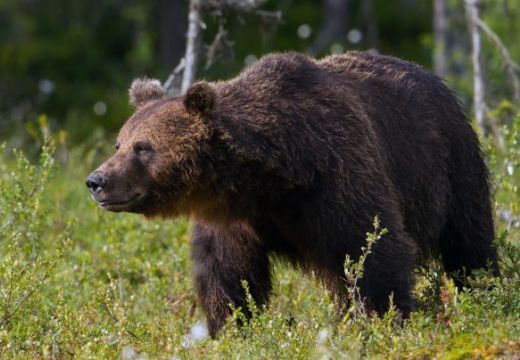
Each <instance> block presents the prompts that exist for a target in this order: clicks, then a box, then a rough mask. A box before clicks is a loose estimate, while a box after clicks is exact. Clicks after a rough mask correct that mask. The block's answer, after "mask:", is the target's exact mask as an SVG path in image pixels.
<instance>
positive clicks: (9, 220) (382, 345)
mask: <svg viewBox="0 0 520 360" xmlns="http://www.w3.org/2000/svg"><path fill="white" fill-rule="evenodd" d="M44 125H45V124H44V123H43V124H42V126H43V128H44V129H45V126H44ZM44 133H47V132H46V131H44ZM55 142H56V143H57V144H58V150H57V154H58V155H60V151H63V149H61V148H59V146H60V145H59V144H60V142H59V139H56V141H55ZM93 148H94V150H90V151H86V150H85V149H84V148H77V149H73V150H72V151H70V153H69V154H68V156H69V159H68V162H67V165H66V166H65V165H59V164H57V162H56V161H55V160H54V159H55V158H56V157H59V156H54V157H53V156H51V154H52V153H53V151H54V150H53V148H52V146H49V143H48V142H47V145H46V146H44V148H43V151H42V152H41V155H40V158H39V162H37V163H36V162H35V163H31V162H29V161H27V160H26V159H25V157H24V156H23V154H21V153H19V152H15V153H14V154H13V152H12V151H11V150H7V149H2V151H1V154H2V155H1V159H0V357H1V358H2V359H4V358H6V359H9V358H17V359H38V358H55V359H64V358H65V359H66V358H80V359H112V358H114V359H115V358H123V359H139V358H141V359H145V358H153V359H155V358H157V359H191V358H221V359H227V358H241V359H249V358H255V359H273V358H279V359H285V358H291V359H293V358H296V359H308V358H318V359H328V358H349V359H350V358H352V359H356V358H381V359H386V358H421V359H423V358H439V359H465V358H483V359H493V358H497V357H498V358H500V357H501V358H518V357H520V340H519V339H520V249H519V246H520V228H519V227H518V225H515V224H514V222H513V220H514V219H515V218H517V217H518V216H519V215H520V196H519V194H520V193H519V187H520V171H519V170H518V165H520V119H517V121H516V128H515V127H511V128H510V130H509V132H508V133H507V134H506V147H505V150H497V149H496V148H494V147H492V146H491V145H489V146H487V148H488V153H489V159H490V165H491V167H492V168H493V170H494V178H495V179H496V199H497V204H496V211H497V214H506V215H500V216H497V229H498V232H497V234H498V239H497V243H498V246H499V250H500V253H501V264H500V265H501V269H502V272H503V275H504V276H503V277H502V278H501V279H493V278H491V277H490V276H489V275H487V274H485V273H482V274H481V275H480V276H479V277H478V280H477V281H475V284H474V288H473V290H472V291H466V292H460V293H459V292H457V291H456V290H455V288H454V286H453V283H452V282H451V280H448V278H447V277H446V276H445V274H443V272H442V270H441V269H440V267H439V265H438V264H436V263H432V264H428V266H425V267H421V268H419V269H418V270H417V273H418V274H417V276H418V282H417V286H416V289H415V295H416V299H417V305H418V306H417V308H418V310H417V311H416V312H414V313H413V314H412V317H411V318H410V319H408V320H406V321H404V324H402V323H401V321H400V320H399V319H398V317H397V316H396V313H395V311H390V312H389V313H388V314H387V315H386V316H385V317H383V318H375V317H370V316H368V315H367V314H365V313H364V312H363V311H360V308H359V307H356V306H354V307H353V308H351V309H350V310H349V311H348V312H347V314H346V315H345V316H344V317H343V318H341V317H339V315H338V312H337V308H336V305H335V302H334V300H333V298H332V295H331V294H329V293H327V291H326V290H325V288H324V287H322V286H321V285H320V284H319V283H318V282H317V281H316V280H315V279H314V278H313V277H312V275H311V276H303V275H302V274H301V273H300V272H297V271H295V270H293V269H291V268H290V267H289V266H287V265H285V264H283V263H275V266H274V278H275V281H274V284H275V286H274V290H273V296H272V298H271V303H270V305H269V307H268V308H267V309H257V308H256V305H255V304H254V303H250V305H249V306H250V310H251V311H252V313H253V314H254V316H253V319H252V320H251V321H250V322H249V323H248V324H247V325H246V326H244V327H242V328H238V327H237V326H235V322H234V321H230V322H229V324H228V326H226V328H225V331H224V332H223V333H222V334H221V336H220V337H219V338H218V339H217V340H211V339H209V338H208V337H207V335H206V332H205V328H204V326H202V324H204V317H203V315H202V313H201V310H200V309H199V308H198V307H197V305H196V301H195V293H194V287H193V283H192V280H191V268H192V264H191V261H190V256H189V238H190V234H189V224H188V221H187V220H186V219H179V220H174V221H145V220H144V219H143V218H142V217H140V216H136V215H130V214H112V213H108V212H104V211H102V210H99V209H98V208H97V207H96V205H95V204H94V203H93V201H91V200H90V198H89V195H88V193H87V191H86V188H85V187H84V184H83V181H84V178H85V175H86V174H87V173H88V172H89V170H90V169H92V168H93V167H95V166H94V164H96V163H98V162H99V161H100V158H101V157H103V156H104V154H103V151H99V150H98V148H97V147H93ZM62 155H63V154H62ZM512 167H513V171H511V168H512ZM367 230H370V229H367ZM378 231H379V232H378ZM378 234H379V235H381V236H384V232H383V231H382V229H380V230H377V229H376V231H375V232H374V234H372V237H373V238H377V236H379V235H378ZM357 273H361V274H362V269H361V268H360V267H359V266H357V264H355V263H352V261H349V262H348V263H347V275H348V276H353V277H354V278H355V276H356V274H357ZM352 294H354V293H352ZM353 298H355V296H353ZM261 310H263V311H261ZM235 316H237V317H240V316H241V314H240V313H239V312H238V311H236V312H235Z"/></svg>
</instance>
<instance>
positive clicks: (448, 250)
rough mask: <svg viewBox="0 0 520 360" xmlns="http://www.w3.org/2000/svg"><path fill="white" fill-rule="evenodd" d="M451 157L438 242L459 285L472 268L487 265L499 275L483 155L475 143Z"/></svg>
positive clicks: (463, 281)
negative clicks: (448, 189) (448, 194)
mask: <svg viewBox="0 0 520 360" xmlns="http://www.w3.org/2000/svg"><path fill="white" fill-rule="evenodd" d="M472 136H473V137H474V135H473V134H472ZM457 141H458V139H457ZM475 142H476V139H475ZM463 154H464V158H462V155H463ZM451 157H452V159H451V161H452V162H453V164H454V165H453V169H452V171H451V173H450V175H449V178H450V185H451V199H450V205H449V210H448V215H447V218H446V223H445V225H444V228H443V230H442V233H441V237H440V244H439V245H440V253H441V256H442V262H443V263H444V268H445V270H446V272H448V273H451V274H452V276H453V278H454V280H455V283H456V285H457V286H458V287H459V288H460V287H462V286H465V285H467V282H466V281H465V279H464V277H465V276H466V275H471V272H472V271H473V270H476V269H488V268H489V269H490V270H491V272H492V273H493V274H494V275H499V269H498V264H497V253H496V249H495V247H494V246H493V240H494V237H495V232H494V224H493V216H492V207H491V201H490V189H489V182H488V174H487V170H486V167H485V164H484V160H483V159H482V154H481V153H480V151H479V149H478V145H477V144H475V146H474V147H468V148H467V149H465V151H462V150H459V151H453V152H452V154H451ZM455 170H456V171H455Z"/></svg>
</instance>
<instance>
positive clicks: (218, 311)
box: [192, 223, 271, 338]
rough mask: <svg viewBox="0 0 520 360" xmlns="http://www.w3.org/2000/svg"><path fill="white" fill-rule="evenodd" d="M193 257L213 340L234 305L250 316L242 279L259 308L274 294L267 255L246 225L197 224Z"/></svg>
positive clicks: (197, 281) (200, 298) (199, 290)
mask: <svg viewBox="0 0 520 360" xmlns="http://www.w3.org/2000/svg"><path fill="white" fill-rule="evenodd" d="M192 257H193V260H194V262H195V283H196V287H197V293H198V298H199V303H200V305H201V306H202V308H203V310H204V312H205V314H206V318H207V322H208V330H209V333H210V335H211V337H212V338H215V336H216V334H217V332H218V330H219V329H220V328H221V327H222V326H223V325H224V323H225V321H226V318H227V317H228V316H229V315H230V314H231V308H230V305H231V304H232V305H234V306H235V307H241V308H242V311H243V312H244V313H245V314H246V315H248V309H247V301H246V292H245V290H244V288H243V286H242V281H243V280H246V281H247V282H248V285H249V291H250V293H251V295H252V297H253V299H254V300H255V302H256V304H257V305H259V306H260V305H262V304H264V303H266V302H267V300H268V297H269V292H270V291H271V277H270V271H269V259H268V255H267V252H266V251H265V249H264V248H263V246H262V243H261V242H260V239H258V237H257V236H256V234H255V232H254V230H253V229H251V228H250V227H249V226H248V225H247V224H242V223H234V224H229V225H227V226H226V225H222V226H213V225H202V224H195V226H194V229H193V240H192Z"/></svg>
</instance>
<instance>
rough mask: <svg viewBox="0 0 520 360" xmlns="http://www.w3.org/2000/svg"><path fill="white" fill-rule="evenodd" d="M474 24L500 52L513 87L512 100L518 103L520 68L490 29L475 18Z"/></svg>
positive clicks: (519, 100) (519, 99)
mask: <svg viewBox="0 0 520 360" xmlns="http://www.w3.org/2000/svg"><path fill="white" fill-rule="evenodd" d="M475 23H476V24H477V25H478V27H479V28H481V29H482V30H483V31H484V32H485V33H486V35H487V36H488V37H489V39H490V40H491V41H492V42H493V43H494V44H495V46H496V47H497V48H498V50H499V51H500V54H501V55H502V58H503V60H504V62H505V66H506V69H507V72H508V74H509V78H510V80H511V83H512V85H513V91H514V95H513V96H514V99H515V100H516V101H518V102H520V82H519V80H518V73H519V72H520V66H519V65H518V64H517V63H516V62H515V61H514V60H513V58H512V57H511V54H510V53H509V51H508V50H507V48H506V46H505V45H504V43H503V42H502V41H501V40H500V38H499V37H498V35H497V34H496V33H495V32H494V31H493V30H491V28H490V27H489V26H488V25H487V24H486V23H485V22H484V21H482V19H480V18H479V17H476V18H475Z"/></svg>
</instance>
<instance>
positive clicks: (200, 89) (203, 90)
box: [184, 81, 217, 115]
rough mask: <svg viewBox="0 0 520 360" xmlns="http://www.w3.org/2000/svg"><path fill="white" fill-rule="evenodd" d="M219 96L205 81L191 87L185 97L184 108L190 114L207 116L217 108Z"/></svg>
mask: <svg viewBox="0 0 520 360" xmlns="http://www.w3.org/2000/svg"><path fill="white" fill-rule="evenodd" d="M216 102H217V94H216V93H215V90H213V88H212V87H211V86H210V85H209V84H208V83H207V82H205V81H199V82H196V83H195V84H193V85H191V86H190V88H189V89H188V92H187V93H186V96H185V97H184V106H185V107H186V110H188V112H190V113H195V114H201V115H206V114H208V113H210V112H211V111H212V110H213V109H214V108H215V103H216Z"/></svg>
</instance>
